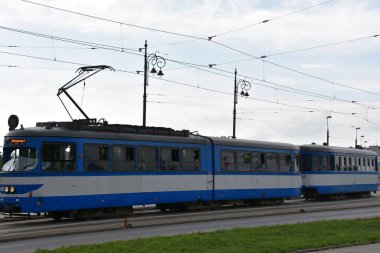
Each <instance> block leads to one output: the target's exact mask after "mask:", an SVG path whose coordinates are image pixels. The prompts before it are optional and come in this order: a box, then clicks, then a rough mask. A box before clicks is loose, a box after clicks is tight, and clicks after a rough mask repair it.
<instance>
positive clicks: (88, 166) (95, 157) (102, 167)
mask: <svg viewBox="0 0 380 253" xmlns="http://www.w3.org/2000/svg"><path fill="white" fill-rule="evenodd" d="M108 152H109V147H108V145H101V144H86V145H84V169H85V170H86V171H108V170H109V153H108Z"/></svg>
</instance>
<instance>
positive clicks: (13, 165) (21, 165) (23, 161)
mask: <svg viewBox="0 0 380 253" xmlns="http://www.w3.org/2000/svg"><path fill="white" fill-rule="evenodd" d="M2 162H3V166H2V168H1V170H2V171H4V172H13V171H30V170H33V169H34V168H35V167H36V166H37V163H38V156H37V150H36V149H35V148H13V147H12V148H11V147H5V148H4V153H3V160H2Z"/></svg>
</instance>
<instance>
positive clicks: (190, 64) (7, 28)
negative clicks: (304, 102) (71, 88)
mask: <svg viewBox="0 0 380 253" xmlns="http://www.w3.org/2000/svg"><path fill="white" fill-rule="evenodd" d="M0 29H4V30H8V31H12V32H18V33H23V34H27V35H31V36H37V37H42V38H46V39H52V38H54V39H56V40H60V41H64V42H67V43H73V44H80V45H87V46H92V47H97V48H100V49H105V50H112V51H116V52H121V53H127V54H132V55H137V56H141V57H142V56H143V54H142V53H137V52H130V51H123V50H122V48H120V47H115V46H110V45H105V44H100V43H92V42H88V41H80V40H73V39H70V38H65V37H58V36H52V35H47V34H41V33H35V32H31V31H25V30H20V29H15V28H10V27H4V26H0ZM165 59H166V60H167V61H171V62H174V63H177V64H181V65H184V66H188V67H192V68H196V69H198V70H199V69H201V70H202V71H206V72H209V73H213V74H217V75H220V76H224V77H227V78H233V77H232V76H228V75H225V74H222V73H216V72H215V71H211V70H210V69H209V68H210V67H212V66H213V65H212V64H209V65H201V64H194V63H188V62H183V61H179V60H174V59H169V58H165ZM213 69H215V70H217V71H220V72H224V73H228V74H230V75H231V74H233V73H232V72H230V71H226V70H221V69H217V68H215V67H213ZM240 76H242V75H240ZM243 77H246V76H243ZM250 78H251V79H253V80H256V81H260V82H264V83H266V84H260V83H256V84H257V85H260V86H264V87H267V88H272V89H280V90H283V91H287V92H293V93H297V94H301V95H306V96H311V97H319V98H326V99H333V100H335V101H340V102H346V103H352V102H353V101H348V100H344V99H340V98H337V97H336V96H334V97H330V96H326V95H323V94H318V93H312V92H309V91H304V90H301V89H295V88H292V87H289V86H286V85H280V84H276V83H274V82H269V81H266V80H261V79H258V78H254V77H250ZM267 84H271V85H275V86H277V87H276V88H274V87H271V86H269V85H267ZM278 87H281V88H278ZM354 102H355V101H354ZM356 105H359V106H366V107H370V108H376V107H374V106H371V105H365V104H359V103H356Z"/></svg>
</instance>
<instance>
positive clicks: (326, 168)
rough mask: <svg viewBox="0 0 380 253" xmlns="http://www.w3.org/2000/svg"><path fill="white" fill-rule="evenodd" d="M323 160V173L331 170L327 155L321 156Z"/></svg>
mask: <svg viewBox="0 0 380 253" xmlns="http://www.w3.org/2000/svg"><path fill="white" fill-rule="evenodd" d="M321 158H322V164H321V165H322V166H321V170H323V171H327V170H329V157H328V156H327V155H323V156H321Z"/></svg>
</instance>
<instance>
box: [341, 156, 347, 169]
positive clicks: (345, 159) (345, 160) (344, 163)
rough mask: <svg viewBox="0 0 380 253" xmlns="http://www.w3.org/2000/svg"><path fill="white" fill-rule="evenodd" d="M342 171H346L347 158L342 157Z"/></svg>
mask: <svg viewBox="0 0 380 253" xmlns="http://www.w3.org/2000/svg"><path fill="white" fill-rule="evenodd" d="M342 165H343V170H344V171H347V157H345V156H343V164H342Z"/></svg>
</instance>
